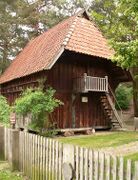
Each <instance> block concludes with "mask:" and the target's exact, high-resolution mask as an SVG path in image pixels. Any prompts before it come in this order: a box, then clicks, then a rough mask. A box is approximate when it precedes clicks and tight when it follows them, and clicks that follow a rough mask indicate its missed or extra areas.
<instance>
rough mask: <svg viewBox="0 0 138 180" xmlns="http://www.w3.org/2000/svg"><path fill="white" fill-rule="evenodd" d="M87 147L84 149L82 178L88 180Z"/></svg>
mask: <svg viewBox="0 0 138 180" xmlns="http://www.w3.org/2000/svg"><path fill="white" fill-rule="evenodd" d="M88 153H89V151H88V149H85V151H84V179H85V180H88Z"/></svg>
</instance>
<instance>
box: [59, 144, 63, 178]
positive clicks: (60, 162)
mask: <svg viewBox="0 0 138 180" xmlns="http://www.w3.org/2000/svg"><path fill="white" fill-rule="evenodd" d="M62 152H63V146H62V144H60V143H59V179H61V180H62V159H63V154H62Z"/></svg>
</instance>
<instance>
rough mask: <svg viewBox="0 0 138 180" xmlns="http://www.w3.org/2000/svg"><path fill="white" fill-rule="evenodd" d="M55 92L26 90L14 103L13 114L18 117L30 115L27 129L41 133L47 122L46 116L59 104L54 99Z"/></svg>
mask: <svg viewBox="0 0 138 180" xmlns="http://www.w3.org/2000/svg"><path fill="white" fill-rule="evenodd" d="M54 94H55V90H54V89H52V88H49V89H47V90H46V92H43V91H42V90H41V89H36V90H33V89H27V90H25V91H24V92H23V93H22V95H21V97H20V98H18V99H16V101H15V106H14V109H15V112H16V114H17V115H20V116H24V117H25V116H27V115H30V114H31V117H32V121H31V123H30V124H29V128H31V129H33V130H36V131H39V132H41V131H42V129H43V128H44V126H45V124H46V123H47V121H48V116H49V114H50V113H52V112H53V111H54V109H55V108H56V107H58V106H59V105H60V104H62V103H61V101H59V100H58V99H56V98H54Z"/></svg>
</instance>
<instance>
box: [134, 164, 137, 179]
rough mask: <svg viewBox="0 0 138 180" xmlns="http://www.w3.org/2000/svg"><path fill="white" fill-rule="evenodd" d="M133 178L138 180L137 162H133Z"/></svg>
mask: <svg viewBox="0 0 138 180" xmlns="http://www.w3.org/2000/svg"><path fill="white" fill-rule="evenodd" d="M134 177H135V180H138V162H135V175H134Z"/></svg>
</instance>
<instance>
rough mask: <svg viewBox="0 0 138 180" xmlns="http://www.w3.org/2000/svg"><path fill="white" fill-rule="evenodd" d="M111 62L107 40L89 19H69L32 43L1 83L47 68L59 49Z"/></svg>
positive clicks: (3, 76)
mask: <svg viewBox="0 0 138 180" xmlns="http://www.w3.org/2000/svg"><path fill="white" fill-rule="evenodd" d="M63 47H64V49H67V50H70V51H75V52H79V53H83V54H88V55H92V56H98V57H102V58H106V59H110V57H111V55H112V54H113V51H112V50H110V48H109V46H108V43H107V40H106V39H105V38H104V37H103V36H102V33H101V32H100V31H99V30H98V28H97V27H96V26H95V25H94V24H93V23H92V22H91V21H89V20H87V19H85V18H82V17H77V16H72V17H70V18H68V19H67V20H64V21H62V22H61V23H59V24H58V25H56V26H55V27H53V28H52V29H50V30H48V31H47V32H44V33H43V34H41V35H40V36H38V37H36V38H35V39H33V40H31V41H30V42H29V43H28V45H27V46H26V47H25V48H24V49H23V50H22V52H21V53H20V54H19V55H18V56H17V57H16V58H15V60H13V62H12V63H11V65H10V66H9V67H8V68H7V70H6V71H5V72H4V74H3V75H2V76H1V78H0V84H2V83H5V82H8V81H11V80H13V79H17V78H20V77H23V76H27V75H29V74H32V73H35V72H38V71H41V70H43V69H49V68H51V67H52V65H53V64H54V62H53V61H54V59H55V57H56V56H57V55H58V54H59V52H60V50H61V48H63Z"/></svg>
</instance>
